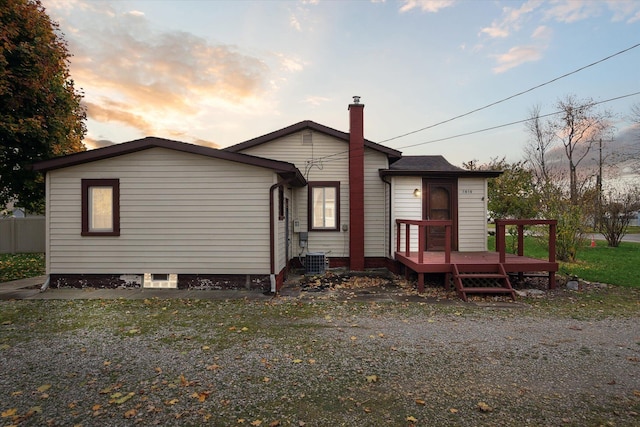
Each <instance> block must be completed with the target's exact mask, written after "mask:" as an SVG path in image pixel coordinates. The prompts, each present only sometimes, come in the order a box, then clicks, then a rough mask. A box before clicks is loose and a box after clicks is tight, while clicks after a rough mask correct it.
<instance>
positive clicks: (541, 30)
mask: <svg viewBox="0 0 640 427" xmlns="http://www.w3.org/2000/svg"><path fill="white" fill-rule="evenodd" d="M552 35H553V30H552V29H551V28H549V27H547V26H545V25H540V26H539V27H538V28H536V29H535V30H534V31H533V34H531V38H532V39H534V40H543V41H548V40H550V39H551V36H552Z"/></svg>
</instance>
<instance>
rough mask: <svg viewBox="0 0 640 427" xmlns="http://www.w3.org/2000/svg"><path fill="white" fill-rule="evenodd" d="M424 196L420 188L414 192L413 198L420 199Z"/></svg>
mask: <svg viewBox="0 0 640 427" xmlns="http://www.w3.org/2000/svg"><path fill="white" fill-rule="evenodd" d="M421 195H422V191H420V189H419V188H416V189H415V190H413V197H420V196H421Z"/></svg>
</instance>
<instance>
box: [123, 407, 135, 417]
mask: <svg viewBox="0 0 640 427" xmlns="http://www.w3.org/2000/svg"><path fill="white" fill-rule="evenodd" d="M137 414H138V411H136V410H135V409H129V410H128V411H127V412H125V413H124V417H125V418H127V419H128V418H133V417H135V416H136V415H137Z"/></svg>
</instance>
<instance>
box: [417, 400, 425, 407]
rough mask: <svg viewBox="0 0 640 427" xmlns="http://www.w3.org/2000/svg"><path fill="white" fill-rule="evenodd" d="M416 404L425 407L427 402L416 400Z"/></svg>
mask: <svg viewBox="0 0 640 427" xmlns="http://www.w3.org/2000/svg"><path fill="white" fill-rule="evenodd" d="M416 403H417V404H418V405H422V406H424V405H426V404H427V402H425V401H424V400H422V399H416Z"/></svg>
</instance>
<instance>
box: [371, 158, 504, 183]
mask: <svg viewBox="0 0 640 427" xmlns="http://www.w3.org/2000/svg"><path fill="white" fill-rule="evenodd" d="M500 174H502V172H501V171H485V170H472V171H470V170H466V169H462V168H459V167H457V166H454V165H452V164H451V163H449V162H448V161H447V160H446V159H445V158H444V157H442V156H439V155H438V156H405V157H402V158H401V159H400V160H398V161H397V162H395V163H393V164H392V165H391V166H389V169H380V176H390V175H391V176H394V175H395V176H415V175H420V176H435V175H437V176H448V177H454V176H476V177H482V178H495V177H497V176H500Z"/></svg>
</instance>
